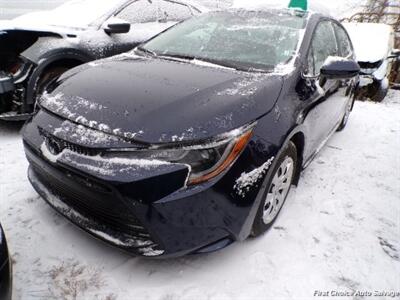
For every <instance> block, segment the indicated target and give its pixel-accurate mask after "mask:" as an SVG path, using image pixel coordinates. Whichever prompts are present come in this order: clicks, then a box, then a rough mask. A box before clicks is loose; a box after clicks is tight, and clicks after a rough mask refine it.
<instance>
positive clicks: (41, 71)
mask: <svg viewBox="0 0 400 300" xmlns="http://www.w3.org/2000/svg"><path fill="white" fill-rule="evenodd" d="M206 10H207V9H206V8H204V7H202V6H201V5H197V4H194V2H189V1H186V0H173V1H172V0H151V1H150V0H107V1H97V0H73V1H69V2H67V3H65V4H63V5H61V6H60V7H58V8H56V9H54V10H50V11H43V12H33V13H29V14H26V15H23V16H21V17H18V18H15V19H14V20H12V21H2V22H0V57H1V60H0V120H17V121H18V120H26V119H27V118H29V116H31V114H32V113H33V111H34V106H35V103H36V99H37V98H38V97H40V95H41V94H43V93H44V92H45V91H46V88H47V86H48V85H49V84H50V83H51V82H52V81H54V80H55V79H56V78H58V77H59V76H60V75H61V74H63V73H64V72H65V71H67V70H69V69H71V68H73V67H76V66H78V65H80V64H83V63H86V62H90V61H93V60H96V59H100V58H105V57H109V56H113V55H116V54H120V53H123V52H126V51H129V50H131V49H133V48H134V47H135V46H137V45H138V44H140V43H142V42H144V41H146V40H148V39H150V38H151V37H153V36H155V35H157V34H158V33H160V32H162V31H163V30H165V29H167V28H169V27H171V26H173V25H175V24H176V23H178V22H180V21H182V20H185V19H188V18H191V17H192V16H195V15H198V14H200V13H202V12H204V11H206Z"/></svg>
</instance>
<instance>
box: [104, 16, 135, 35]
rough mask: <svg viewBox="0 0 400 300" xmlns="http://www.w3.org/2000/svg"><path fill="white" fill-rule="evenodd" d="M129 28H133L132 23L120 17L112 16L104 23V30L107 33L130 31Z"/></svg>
mask: <svg viewBox="0 0 400 300" xmlns="http://www.w3.org/2000/svg"><path fill="white" fill-rule="evenodd" d="M129 30H131V24H130V23H128V22H127V21H125V20H122V19H118V18H111V19H110V20H108V21H107V23H105V24H104V31H105V32H106V33H107V34H119V33H128V32H129Z"/></svg>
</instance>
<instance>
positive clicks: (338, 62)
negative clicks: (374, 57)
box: [321, 56, 360, 79]
mask: <svg viewBox="0 0 400 300" xmlns="http://www.w3.org/2000/svg"><path fill="white" fill-rule="evenodd" d="M358 74H360V66H359V65H358V63H357V62H356V61H354V60H352V59H346V58H342V57H333V56H329V57H328V58H327V59H326V61H325V63H324V64H323V65H322V67H321V76H322V77H325V78H328V79H349V78H353V77H355V76H357V75H358Z"/></svg>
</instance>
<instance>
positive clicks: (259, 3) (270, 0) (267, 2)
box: [232, 0, 331, 15]
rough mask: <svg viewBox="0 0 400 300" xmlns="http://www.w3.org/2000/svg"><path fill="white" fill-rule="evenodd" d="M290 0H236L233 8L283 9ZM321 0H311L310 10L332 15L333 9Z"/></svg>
mask: <svg viewBox="0 0 400 300" xmlns="http://www.w3.org/2000/svg"><path fill="white" fill-rule="evenodd" d="M289 2H290V1H289V0H287V1H286V0H235V1H234V2H233V5H232V7H233V8H244V9H282V8H288V5H289ZM321 3H322V2H321V1H317V0H315V1H309V10H310V11H313V12H318V13H321V14H325V15H331V11H330V10H329V9H328V8H327V7H326V6H324V5H323V4H321Z"/></svg>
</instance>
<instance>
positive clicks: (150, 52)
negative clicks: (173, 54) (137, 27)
mask: <svg viewBox="0 0 400 300" xmlns="http://www.w3.org/2000/svg"><path fill="white" fill-rule="evenodd" d="M136 49H137V50H139V51H142V52H144V53H147V54H151V55H152V56H158V55H157V53H155V52H154V51H151V50H149V49H147V48H144V47H142V46H139V47H136Z"/></svg>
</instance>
